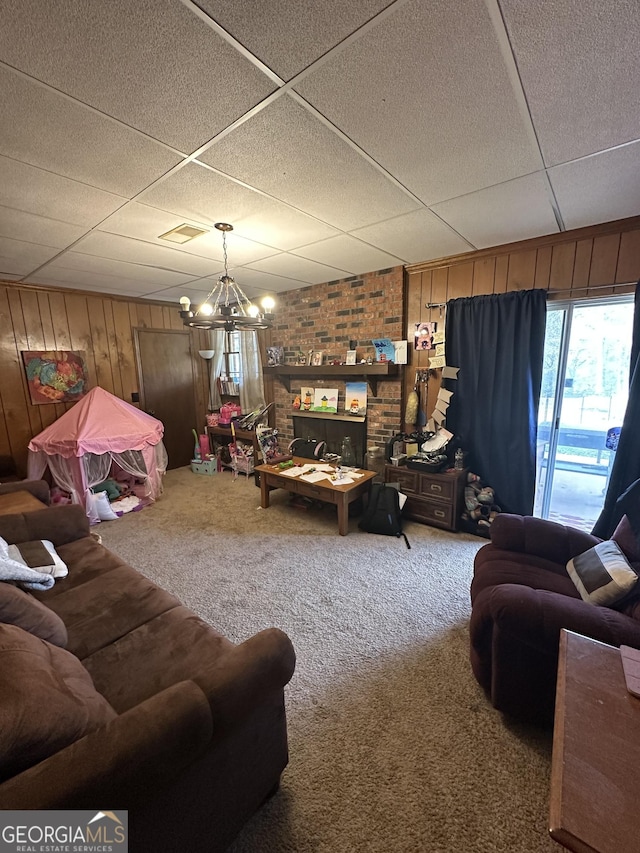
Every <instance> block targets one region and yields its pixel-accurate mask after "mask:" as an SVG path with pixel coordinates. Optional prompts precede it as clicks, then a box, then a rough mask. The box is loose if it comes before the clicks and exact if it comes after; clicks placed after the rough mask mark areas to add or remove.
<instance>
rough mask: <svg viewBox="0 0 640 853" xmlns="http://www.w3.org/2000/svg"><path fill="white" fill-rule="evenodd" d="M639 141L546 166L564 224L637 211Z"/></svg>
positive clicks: (577, 224)
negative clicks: (570, 161)
mask: <svg viewBox="0 0 640 853" xmlns="http://www.w3.org/2000/svg"><path fill="white" fill-rule="evenodd" d="M639 164H640V143H635V144H633V145H626V146H624V147H623V148H616V149H615V150H613V151H605V152H603V153H602V154H597V155H596V156H594V157H587V158H586V159H584V160H578V161H576V162H574V163H566V164H565V165H563V166H556V167H554V168H553V169H549V178H550V180H551V185H552V186H553V189H554V191H555V194H556V198H557V200H558V206H559V207H560V212H561V214H562V217H563V219H564V223H565V225H566V227H567V228H581V227H582V226H583V225H592V224H595V223H597V222H609V221H611V220H614V219H623V218H624V217H626V216H638V215H640V168H639Z"/></svg>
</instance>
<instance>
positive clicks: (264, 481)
mask: <svg viewBox="0 0 640 853" xmlns="http://www.w3.org/2000/svg"><path fill="white" fill-rule="evenodd" d="M293 461H294V462H295V463H297V464H298V465H308V464H310V463H311V460H310V459H301V458H299V457H296V456H294V457H293ZM255 470H256V473H257V474H258V475H259V476H260V505H261V506H262V508H263V509H267V508H268V507H269V492H270V491H271V490H272V489H286V490H287V491H288V492H293V493H294V494H296V495H303V497H305V498H313V499H314V500H317V501H324V502H325V503H330V504H335V505H336V506H337V508H338V533H339V534H340V536H346V535H347V533H348V532H349V504H350V503H353V501H355V500H357V499H358V498H359V497H361V496H362V495H363V494H365V492H368V491H369V489H370V488H371V481H372V480H373V478H374V477H375V476H376V472H375V471H363V470H361V469H359V470H358V473H360V474H362V477H360V478H359V479H358V480H356V481H355V483H347V484H346V485H340V484H339V483H333V482H331V481H330V480H326V479H325V480H319V481H318V482H317V483H308V482H305V481H304V478H301V477H289V476H286V474H285V473H284V472H283V471H281V470H280V468H278V466H277V465H258V466H257V467H256V469H255Z"/></svg>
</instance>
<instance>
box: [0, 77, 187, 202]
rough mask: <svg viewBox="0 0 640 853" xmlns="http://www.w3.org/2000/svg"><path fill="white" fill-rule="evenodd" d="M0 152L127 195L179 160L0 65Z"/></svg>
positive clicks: (156, 146) (144, 185) (132, 194)
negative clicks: (0, 115) (0, 114)
mask: <svg viewBox="0 0 640 853" xmlns="http://www.w3.org/2000/svg"><path fill="white" fill-rule="evenodd" d="M0 108H1V111H2V133H1V134H0V154H4V155H6V156H7V157H12V158H13V159H15V160H21V161H22V162H25V163H30V164H31V165H32V166H38V167H40V168H41V169H46V170H47V171H49V172H55V173H56V174H58V175H63V176H65V177H67V178H72V179H73V180H76V181H80V182H81V183H84V184H89V186H92V187H98V188H99V189H102V190H107V191H108V192H112V193H116V195H122V196H127V197H129V198H130V197H131V196H134V195H135V194H136V193H137V192H139V191H140V190H142V189H144V187H146V186H148V185H149V184H150V183H151V182H152V181H155V180H156V179H157V178H159V177H160V176H161V175H163V174H164V173H165V172H167V171H168V170H169V169H171V168H172V167H173V166H175V165H176V164H177V163H179V162H180V158H179V157H177V156H176V155H175V154H173V153H171V152H169V151H168V150H167V149H166V148H164V147H163V146H161V145H158V144H157V143H155V142H152V141H151V140H150V139H146V138H145V137H144V136H142V135H141V134H139V133H135V132H134V131H132V130H128V129H127V128H125V127H124V126H123V125H120V124H118V123H116V122H114V121H111V120H110V119H108V118H106V117H105V116H103V115H100V114H99V113H96V112H94V111H93V110H88V109H86V107H83V106H82V105H80V104H78V103H77V102H74V101H71V100H70V99H69V98H65V97H62V96H61V95H59V94H57V93H55V92H52V91H51V90H50V89H45V88H44V87H43V86H39V85H37V84H36V83H34V82H31V81H29V80H27V79H26V78H24V77H22V76H19V75H17V74H15V73H12V72H10V71H9V70H7V69H4V68H2V67H0Z"/></svg>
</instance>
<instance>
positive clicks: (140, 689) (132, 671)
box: [83, 605, 234, 714]
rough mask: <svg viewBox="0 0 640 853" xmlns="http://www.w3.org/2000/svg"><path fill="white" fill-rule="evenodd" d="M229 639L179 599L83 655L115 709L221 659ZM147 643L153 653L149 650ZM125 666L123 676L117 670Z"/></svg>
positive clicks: (190, 676)
mask: <svg viewBox="0 0 640 853" xmlns="http://www.w3.org/2000/svg"><path fill="white" fill-rule="evenodd" d="M233 648H234V645H233V643H232V642H231V641H230V640H228V639H227V638H226V637H224V636H223V635H222V634H220V633H219V632H218V631H216V630H215V629H214V628H212V627H211V626H210V625H208V624H207V623H206V622H204V621H203V620H202V619H200V618H199V617H198V616H196V615H195V613H193V612H192V611H191V610H189V609H187V608H186V607H184V606H183V605H180V606H179V607H175V608H173V609H172V610H168V611H166V612H165V613H162V614H160V615H159V616H157V617H156V618H155V619H150V620H149V621H148V622H145V623H144V624H143V625H140V627H138V628H136V629H135V630H133V631H130V632H129V633H128V634H126V635H125V636H123V637H121V638H120V639H119V640H116V641H115V642H114V643H110V644H109V645H108V646H105V647H104V648H103V649H100V650H99V651H97V652H95V653H94V654H92V655H91V656H90V657H88V658H86V659H85V660H84V661H83V664H84V666H86V668H87V671H88V672H89V673H90V675H91V677H92V678H93V682H94V684H95V685H96V688H97V689H98V690H99V691H100V692H101V693H103V694H104V696H106V697H107V699H108V700H109V702H110V703H111V704H112V705H113V707H114V708H115V709H116V711H117V712H118V713H119V714H122V713H123V712H124V711H127V710H128V709H129V708H132V707H133V706H134V705H138V704H140V702H143V701H144V700H145V699H148V698H149V697H150V696H153V695H155V694H156V693H159V692H160V691H161V690H164V689H165V688H167V687H170V686H171V685H172V684H176V683H177V682H178V681H182V680H183V679H185V678H187V679H191V680H193V681H196V682H197V680H198V679H197V676H198V674H199V673H201V672H202V671H203V670H206V669H207V668H210V667H217V666H220V665H221V662H222V661H224V659H225V658H226V656H227V655H228V654H229V652H230V651H231V650H232V649H233ZM149 649H153V654H149ZM123 667H125V668H126V672H127V678H122V677H121V676H120V673H121V672H122V669H123Z"/></svg>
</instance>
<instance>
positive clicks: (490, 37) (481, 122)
mask: <svg viewBox="0 0 640 853" xmlns="http://www.w3.org/2000/svg"><path fill="white" fill-rule="evenodd" d="M381 57H384V61H381ZM295 88H296V91H298V92H300V93H301V94H302V95H303V96H304V97H305V98H306V99H307V100H309V101H310V102H311V104H313V105H314V106H315V107H317V108H318V110H319V111H320V112H321V113H322V114H323V115H325V116H326V117H327V118H328V119H329V120H330V121H332V122H333V123H334V124H337V125H338V126H339V127H340V128H341V129H342V130H343V131H344V132H345V133H346V134H347V135H348V136H349V137H350V138H351V139H352V140H353V141H354V142H356V143H357V144H358V145H360V146H361V147H362V148H363V149H364V150H365V151H367V152H368V153H369V154H370V155H371V156H372V157H373V158H374V159H375V160H376V161H377V162H378V163H380V164H381V165H382V166H384V167H385V168H386V169H387V170H388V171H389V172H390V173H391V174H392V175H394V176H395V177H396V178H397V179H398V180H399V181H400V182H401V183H402V184H403V185H404V186H406V187H408V188H409V189H410V190H411V191H412V192H414V193H415V194H416V195H417V196H418V197H419V198H420V199H422V201H424V202H425V203H427V204H432V203H434V202H437V201H442V200H444V199H447V198H451V197H453V196H458V195H461V194H463V193H465V192H469V191H472V190H475V189H478V188H480V187H485V186H491V185H492V184H495V183H498V182H500V181H504V180H507V179H509V178H513V177H516V176H518V175H522V174H526V173H528V172H532V171H534V170H535V169H538V168H540V166H541V165H542V164H541V159H540V155H539V152H538V150H537V148H536V146H535V142H534V140H533V138H532V136H531V135H530V132H529V128H528V119H527V120H525V118H523V109H524V106H523V104H522V103H521V101H520V100H519V99H518V98H517V97H516V94H515V93H514V90H513V88H512V84H511V80H510V77H509V73H508V71H507V68H506V66H505V64H504V62H503V59H502V55H501V53H500V48H499V45H498V41H497V37H496V34H495V31H494V29H493V26H492V23H491V20H490V18H489V14H488V11H487V8H486V5H485V3H484V2H483V0H463V2H457V3H452V2H450V0H433V2H430V3H425V2H424V1H423V0H412V2H408V3H406V4H404V5H402V6H400V7H399V8H398V11H397V12H396V13H395V14H393V15H389V16H388V17H386V18H385V19H384V20H383V21H382V22H381V23H380V24H379V26H376V27H373V28H372V29H370V30H369V31H368V32H366V33H365V34H364V35H363V36H362V37H361V38H360V39H358V40H357V41H354V42H353V43H352V44H350V45H349V46H348V47H347V48H345V49H344V50H343V51H341V52H338V53H337V54H336V55H335V56H334V57H330V58H329V59H328V60H327V61H326V62H325V63H323V64H321V65H320V66H319V67H318V70H317V71H311V72H310V74H309V75H308V76H306V77H305V78H303V80H302V81H301V83H300V84H298V85H297V86H296V87H295Z"/></svg>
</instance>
